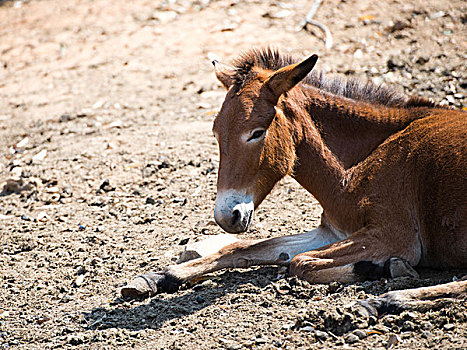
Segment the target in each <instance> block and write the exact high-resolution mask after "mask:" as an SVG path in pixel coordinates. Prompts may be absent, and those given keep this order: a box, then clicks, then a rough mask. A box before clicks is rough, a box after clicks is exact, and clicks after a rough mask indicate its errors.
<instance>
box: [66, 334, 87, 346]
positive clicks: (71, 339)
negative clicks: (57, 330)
mask: <svg viewBox="0 0 467 350" xmlns="http://www.w3.org/2000/svg"><path fill="white" fill-rule="evenodd" d="M67 342H68V344H70V345H80V344H83V343H84V335H83V334H80V333H77V334H73V335H69V336H68V338H67Z"/></svg>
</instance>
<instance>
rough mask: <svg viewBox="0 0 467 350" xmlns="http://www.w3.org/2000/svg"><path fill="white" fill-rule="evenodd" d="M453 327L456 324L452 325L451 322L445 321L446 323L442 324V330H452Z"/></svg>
mask: <svg viewBox="0 0 467 350" xmlns="http://www.w3.org/2000/svg"><path fill="white" fill-rule="evenodd" d="M455 327H456V326H455V325H453V324H452V323H446V324H445V325H444V326H443V328H444V330H446V331H452V330H453V329H454V328H455Z"/></svg>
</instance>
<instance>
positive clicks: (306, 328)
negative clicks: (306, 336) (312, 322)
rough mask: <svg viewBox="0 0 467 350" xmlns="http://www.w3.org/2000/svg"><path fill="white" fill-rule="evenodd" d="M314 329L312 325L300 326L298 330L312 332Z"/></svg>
mask: <svg viewBox="0 0 467 350" xmlns="http://www.w3.org/2000/svg"><path fill="white" fill-rule="evenodd" d="M314 330H315V328H314V327H313V326H305V327H302V328H300V331H302V332H313V331H314Z"/></svg>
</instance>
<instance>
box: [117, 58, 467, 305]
mask: <svg viewBox="0 0 467 350" xmlns="http://www.w3.org/2000/svg"><path fill="white" fill-rule="evenodd" d="M317 59H318V57H317V56H316V55H313V56H311V57H309V58H308V59H306V60H304V61H302V62H300V63H295V62H294V60H293V59H292V58H290V57H288V56H283V55H281V54H279V53H278V52H277V51H273V50H270V49H266V50H260V51H257V50H252V51H250V52H248V53H246V54H244V55H242V56H240V58H238V59H237V60H236V61H235V62H234V67H230V66H225V65H222V64H219V63H218V62H213V63H214V65H215V70H216V76H217V78H218V79H219V80H220V81H221V83H222V84H223V85H224V86H225V88H226V89H227V90H228V92H227V96H226V98H225V101H224V103H223V105H222V108H221V110H220V112H219V114H218V115H217V117H216V119H215V121H214V126H213V132H214V135H215V137H216V138H217V141H218V143H219V149H220V165H219V174H218V184H217V191H218V192H217V199H216V205H215V212H214V215H215V219H216V222H217V223H218V224H219V225H220V226H221V227H222V228H223V229H224V230H225V231H228V232H232V233H240V232H244V231H246V230H247V229H248V227H249V226H250V224H251V221H252V219H253V213H254V210H255V208H257V207H258V205H260V203H261V202H262V201H263V199H264V198H265V197H266V196H267V195H268V194H269V193H270V191H271V190H272V188H273V187H274V185H275V184H276V183H277V182H278V181H279V180H280V179H282V178H283V177H284V176H286V175H291V176H292V177H293V178H294V179H295V180H297V181H298V183H300V184H301V185H302V186H303V187H304V188H305V189H307V190H308V191H309V192H310V193H311V194H312V195H313V196H314V197H315V198H316V199H317V200H318V201H319V202H320V204H321V206H322V207H323V215H322V218H321V225H320V226H319V227H318V228H316V229H315V230H313V231H311V232H307V233H304V234H299V235H292V236H286V237H278V238H273V239H268V240H240V241H238V242H237V243H233V244H231V245H228V246H226V247H224V248H222V249H221V250H220V251H218V252H216V253H213V254H211V255H207V256H204V257H201V258H199V259H195V260H192V261H188V262H185V263H182V264H179V265H172V266H168V267H167V268H166V269H165V270H164V271H162V272H158V273H150V274H146V275H143V276H140V277H138V278H137V279H135V280H134V281H133V282H132V283H130V284H129V285H128V286H126V287H124V288H123V289H122V294H123V295H124V296H138V295H143V294H145V295H148V294H149V295H150V294H152V293H156V292H157V291H175V290H177V289H178V287H179V286H180V285H181V284H182V283H183V282H185V281H187V280H190V279H193V278H196V277H199V276H201V275H203V274H206V273H209V272H212V271H217V270H220V269H223V268H228V267H249V266H252V265H265V264H278V265H286V266H289V271H290V274H292V275H297V276H299V277H300V278H303V279H305V280H307V281H309V282H312V283H328V282H331V281H340V282H354V281H361V280H365V279H375V278H380V277H385V276H386V277H397V276H407V275H409V276H417V273H416V272H415V270H414V269H413V268H412V267H413V266H428V267H434V268H441V269H445V268H466V267H467V113H465V112H463V111H456V110H451V109H447V108H443V107H440V106H436V105H434V104H433V103H432V102H430V101H428V100H425V99H422V98H407V97H406V96H404V95H401V94H399V93H397V92H395V91H393V90H391V89H388V88H385V87H381V86H375V85H373V84H371V83H361V82H358V81H356V80H342V79H338V78H326V77H324V76H323V75H322V74H319V73H315V72H311V71H312V69H313V67H314V65H315V63H316V61H317ZM310 72H311V74H309V73H310ZM466 291H467V281H457V282H452V283H448V284H445V285H440V286H434V287H428V288H420V289H415V290H408V291H400V292H399V293H395V292H391V293H388V294H386V295H383V296H381V297H380V298H378V299H375V300H373V301H372V302H371V303H370V304H371V307H370V306H368V305H370V304H367V306H368V307H369V308H370V309H371V308H374V307H376V308H377V309H378V308H379V310H381V309H384V308H385V309H390V308H391V307H392V308H401V307H402V308H403V307H409V306H410V305H412V306H413V305H414V303H415V300H417V302H416V303H417V305H422V304H423V305H429V303H432V301H431V300H430V299H433V298H435V297H442V296H446V295H450V296H459V295H461V294H465V293H466ZM420 299H423V300H425V301H424V302H422V301H420Z"/></svg>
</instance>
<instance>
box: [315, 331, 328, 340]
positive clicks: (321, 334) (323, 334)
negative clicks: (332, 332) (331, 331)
mask: <svg viewBox="0 0 467 350" xmlns="http://www.w3.org/2000/svg"><path fill="white" fill-rule="evenodd" d="M315 337H316V338H317V339H321V340H326V339H327V338H328V333H326V332H323V331H319V330H316V331H315Z"/></svg>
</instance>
